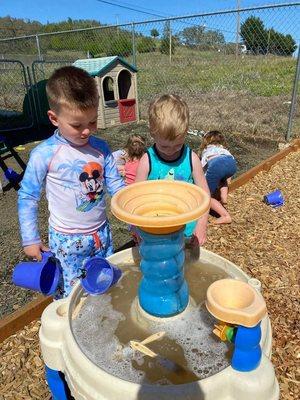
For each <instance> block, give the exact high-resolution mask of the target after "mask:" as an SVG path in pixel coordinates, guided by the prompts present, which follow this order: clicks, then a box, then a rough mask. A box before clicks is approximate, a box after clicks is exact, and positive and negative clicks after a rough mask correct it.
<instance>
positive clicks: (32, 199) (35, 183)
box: [18, 150, 48, 260]
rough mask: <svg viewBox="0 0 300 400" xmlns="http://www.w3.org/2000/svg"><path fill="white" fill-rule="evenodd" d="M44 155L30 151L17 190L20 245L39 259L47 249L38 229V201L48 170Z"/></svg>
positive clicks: (29, 254) (28, 253) (30, 254)
mask: <svg viewBox="0 0 300 400" xmlns="http://www.w3.org/2000/svg"><path fill="white" fill-rule="evenodd" d="M47 167H48V164H47V162H46V155H45V154H42V153H40V152H39V151H37V150H34V151H33V152H32V153H31V156H30V159H29V162H28V165H27V168H26V171H25V174H24V177H23V179H22V184H21V188H20V190H19V191H18V214H19V223H20V230H21V238H22V245H23V248H24V252H25V254H26V255H27V256H29V257H32V258H36V259H38V260H41V258H42V257H41V251H42V250H45V251H47V250H48V248H47V247H46V246H44V244H43V243H42V241H41V238H40V235H39V231H38V202H39V200H40V197H41V192H42V189H43V186H44V181H45V177H46V174H47V170H48V168H47Z"/></svg>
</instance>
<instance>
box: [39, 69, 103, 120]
mask: <svg viewBox="0 0 300 400" xmlns="http://www.w3.org/2000/svg"><path fill="white" fill-rule="evenodd" d="M46 92H47V97H48V101H49V105H50V108H51V110H52V111H54V112H56V113H59V111H60V109H61V107H68V108H69V109H79V110H81V111H85V110H88V109H90V108H93V107H98V103H99V94H98V89H97V85H96V82H95V79H94V78H93V77H91V76H90V75H89V74H88V73H87V72H86V71H84V70H83V69H81V68H77V67H73V66H66V67H62V68H59V69H57V70H55V71H54V72H53V74H52V75H51V77H50V78H49V80H48V82H47V85H46Z"/></svg>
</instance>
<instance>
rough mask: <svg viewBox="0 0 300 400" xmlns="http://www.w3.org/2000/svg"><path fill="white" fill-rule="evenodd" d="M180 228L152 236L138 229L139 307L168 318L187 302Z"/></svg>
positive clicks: (187, 290) (182, 237)
mask: <svg viewBox="0 0 300 400" xmlns="http://www.w3.org/2000/svg"><path fill="white" fill-rule="evenodd" d="M183 231H184V230H183V229H181V230H180V231H177V232H175V233H170V234H167V235H154V234H150V233H146V232H144V231H142V230H139V234H140V236H141V238H142V242H141V245H140V254H141V258H142V261H141V271H142V274H143V278H142V280H141V282H140V286H139V302H140V305H141V307H142V308H143V309H144V310H145V311H146V312H148V313H149V314H151V315H154V316H157V317H171V316H172V315H176V314H179V313H180V312H182V311H183V310H184V309H185V308H186V306H187V305H188V301H189V289H188V285H187V282H186V280H185V278H184V271H183V265H184V257H185V255H184V233H183Z"/></svg>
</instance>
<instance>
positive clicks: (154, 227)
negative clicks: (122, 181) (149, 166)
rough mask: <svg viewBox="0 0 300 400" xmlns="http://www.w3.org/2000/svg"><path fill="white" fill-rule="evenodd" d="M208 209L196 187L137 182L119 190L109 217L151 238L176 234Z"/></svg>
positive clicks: (175, 183)
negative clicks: (112, 215)
mask: <svg viewBox="0 0 300 400" xmlns="http://www.w3.org/2000/svg"><path fill="white" fill-rule="evenodd" d="M209 205H210V200H209V196H208V195H207V193H206V192H205V191H204V190H203V189H201V188H200V187H199V186H196V185H192V184H190V183H186V182H181V181H167V180H163V181H162V180H154V181H146V182H139V183H135V184H132V185H130V186H127V187H126V188H124V189H122V190H120V191H119V192H118V193H117V194H116V195H115V196H114V197H113V198H112V201H111V211H112V213H113V214H114V215H115V216H116V217H117V218H118V219H120V220H121V221H124V222H127V223H129V224H132V225H135V226H138V227H140V228H141V229H142V230H143V231H146V232H149V233H154V234H167V233H171V232H176V231H178V230H179V229H180V228H182V226H184V225H185V224H186V223H187V222H190V221H195V220H197V219H198V218H200V217H201V216H202V215H203V214H204V213H205V212H206V211H207V210H208V209H209Z"/></svg>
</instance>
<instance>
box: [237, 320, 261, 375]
mask: <svg viewBox="0 0 300 400" xmlns="http://www.w3.org/2000/svg"><path fill="white" fill-rule="evenodd" d="M260 339H261V328H260V323H259V324H258V325H256V326H254V327H253V328H247V327H245V326H238V328H237V331H236V335H235V339H234V351H233V356H232V359H231V366H232V368H233V369H235V370H237V371H241V372H249V371H253V370H254V369H256V368H257V367H258V366H259V364H260V360H261V348H260V345H259V343H260Z"/></svg>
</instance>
